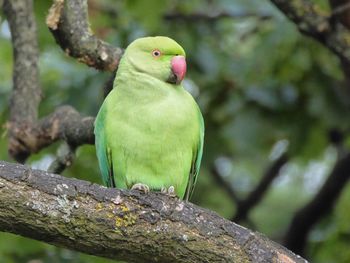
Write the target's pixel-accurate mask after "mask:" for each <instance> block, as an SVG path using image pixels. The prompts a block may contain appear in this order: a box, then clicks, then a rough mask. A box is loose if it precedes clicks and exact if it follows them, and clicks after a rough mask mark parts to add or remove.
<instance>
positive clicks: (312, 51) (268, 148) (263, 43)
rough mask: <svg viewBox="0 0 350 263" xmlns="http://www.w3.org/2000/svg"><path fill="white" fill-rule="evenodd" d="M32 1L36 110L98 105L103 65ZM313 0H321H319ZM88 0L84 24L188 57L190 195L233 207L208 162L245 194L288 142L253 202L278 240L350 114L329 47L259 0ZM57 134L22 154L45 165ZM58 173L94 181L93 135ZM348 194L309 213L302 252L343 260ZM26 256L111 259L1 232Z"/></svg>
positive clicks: (255, 218)
mask: <svg viewBox="0 0 350 263" xmlns="http://www.w3.org/2000/svg"><path fill="white" fill-rule="evenodd" d="M34 2H35V14H36V18H37V22H38V34H39V35H38V36H39V44H40V52H41V53H40V71H41V85H42V88H43V91H44V97H43V101H42V103H41V105H40V115H41V116H44V115H45V114H47V113H50V112H51V111H52V110H53V109H54V108H55V107H56V106H58V105H62V104H70V105H73V106H74V107H76V108H77V109H78V110H79V111H80V112H82V113H83V114H86V115H95V114H96V113H97V111H98V108H99V106H100V104H101V102H102V100H103V88H102V87H103V84H104V83H105V82H106V80H107V79H108V77H109V74H108V73H102V72H98V71H95V70H93V69H90V68H88V67H86V66H85V65H82V64H79V63H77V61H76V60H74V59H72V58H69V57H67V56H66V55H65V54H64V52H62V50H61V49H60V48H59V47H58V46H57V45H56V44H55V42H54V40H53V38H52V36H51V34H50V32H49V31H48V29H47V27H46V25H45V16H46V14H47V10H48V8H49V6H50V2H48V1H43V0H36V1H34ZM314 2H315V3H318V4H319V5H320V7H321V8H323V9H324V11H325V12H327V11H328V8H329V7H328V5H327V1H325V0H319V1H314ZM89 4H90V6H89V8H90V10H89V12H90V22H91V26H92V29H93V31H94V32H95V33H96V34H97V35H98V36H99V37H101V38H103V39H104V40H106V41H109V42H110V43H112V44H114V45H116V46H121V47H126V46H127V44H128V43H130V42H131V41H132V40H134V39H135V38H138V37H142V36H146V35H167V36H169V37H172V38H174V39H176V40H177V41H178V42H179V43H180V44H181V45H182V46H183V47H184V48H185V50H186V53H187V60H188V69H189V70H188V76H187V79H186V81H185V85H186V88H187V89H188V90H190V91H191V92H192V94H193V95H194V96H195V97H196V100H197V101H198V103H199V104H200V107H201V109H202V112H203V114H204V118H205V122H206V138H205V150H204V159H203V165H202V169H201V175H200V178H199V180H198V186H197V188H196V191H195V194H194V196H193V198H192V201H193V202H194V203H196V204H198V205H200V206H202V207H207V208H209V209H211V210H215V211H216V212H218V213H219V214H220V215H222V216H224V217H227V218H231V217H232V216H233V215H234V212H235V203H234V202H233V200H231V199H230V198H229V195H228V194H227V193H226V192H225V191H224V190H223V189H222V188H221V187H220V186H219V185H217V183H216V181H215V179H214V178H213V176H212V175H211V169H212V167H213V166H214V165H215V166H216V167H217V168H218V170H219V172H220V174H221V175H222V177H223V178H224V179H225V180H226V181H227V183H229V184H230V186H232V187H233V189H235V191H236V192H237V194H238V195H239V197H244V196H247V195H248V194H249V192H250V191H251V190H252V189H253V188H254V186H255V185H256V184H257V183H258V182H259V180H260V178H261V176H262V175H263V173H264V171H265V169H266V168H267V167H268V165H269V164H270V163H271V162H273V161H274V160H276V159H277V158H278V157H279V156H280V155H281V154H282V153H284V152H286V151H287V152H288V155H289V156H290V161H289V162H288V164H287V165H285V166H284V167H283V169H282V170H281V171H280V175H279V177H278V178H277V179H276V180H275V181H274V182H273V184H272V186H271V189H270V190H269V192H268V193H267V195H266V197H265V198H264V199H263V200H262V202H261V203H260V204H259V206H257V207H256V208H255V209H253V210H252V211H251V213H250V219H251V221H252V224H253V227H255V228H256V230H257V231H260V232H263V233H264V234H266V235H268V236H269V237H271V238H274V239H275V240H280V239H281V237H282V236H283V234H284V232H285V230H286V228H287V227H288V225H289V223H290V220H291V218H292V216H293V214H294V212H295V211H296V210H297V209H298V208H299V207H301V206H302V205H303V204H304V203H305V202H307V201H308V200H310V198H312V197H313V195H314V194H315V193H316V192H317V191H318V189H319V188H320V186H321V185H322V183H323V182H324V180H325V177H326V176H327V175H328V174H329V172H330V170H331V169H332V166H333V164H334V163H335V161H336V159H337V152H336V150H335V149H334V147H333V146H332V145H331V143H330V141H329V132H330V130H332V129H337V130H339V131H341V132H344V133H345V134H347V133H348V130H349V128H350V127H349V125H350V122H348V121H346V120H348V119H349V117H350V111H349V106H350V97H349V90H347V89H346V88H345V87H344V86H343V85H341V81H342V79H343V76H342V72H341V69H340V65H339V61H338V60H337V59H336V58H335V56H334V55H332V54H331V53H330V52H329V51H328V50H327V49H325V48H324V47H323V46H321V45H320V44H318V43H316V42H315V41H313V40H311V39H308V38H305V37H303V36H301V35H300V34H299V33H298V31H297V29H296V27H295V26H294V25H293V24H292V23H290V22H289V21H288V20H287V19H286V18H285V17H284V16H283V15H282V14H281V13H279V11H278V10H277V9H276V8H275V7H274V6H272V5H271V4H270V2H269V1H266V0H264V1H261V0H248V1H247V0H235V1H231V0H218V1H210V0H207V1H199V0H190V1H180V0H177V1H170V0H165V1H156V0H150V1H143V0H134V1H126V0H124V1H112V0H100V1H97V0H90V1H89ZM145 10H147V12H146V11H145ZM223 11H225V12H228V13H230V14H231V15H232V17H223V18H218V19H214V20H212V19H211V20H209V19H208V20H206V19H201V20H199V19H198V20H186V19H185V18H181V17H178V18H176V19H173V20H170V19H164V14H171V13H179V14H183V15H187V16H190V15H191V14H193V13H203V14H208V15H213V14H218V13H220V12H223ZM0 15H1V17H0V18H1V20H0V69H1V70H0V124H1V127H2V128H1V132H0V135H1V136H0V159H3V160H10V158H9V156H8V155H7V150H6V148H7V146H6V144H7V140H6V125H5V124H6V120H7V118H8V105H9V98H10V92H11V78H12V77H11V74H12V73H11V72H12V65H13V61H12V50H11V42H10V33H9V29H8V24H7V21H6V19H5V18H4V16H3V14H2V13H0ZM263 16H268V18H267V19H263ZM96 98H98V99H96ZM346 140H347V141H349V138H346ZM59 144H60V143H59V142H58V143H56V144H54V145H52V146H50V147H49V148H47V149H45V150H43V151H42V152H40V153H39V154H36V155H34V156H31V158H30V159H29V160H28V163H29V164H31V165H32V166H34V167H36V168H40V169H46V168H47V167H48V165H49V163H50V162H51V161H52V159H53V158H54V156H55V151H56V149H57V147H58V146H59ZM63 175H65V176H69V177H71V176H74V177H78V178H80V179H84V180H90V181H93V182H96V183H101V181H100V177H99V171H98V165H97V161H96V157H95V150H94V147H93V146H89V145H86V146H82V147H80V148H79V149H78V151H77V158H76V161H75V162H74V164H73V166H72V167H70V168H69V169H67V170H66V171H65V172H64V173H63ZM204 193H205V194H204ZM349 202H350V188H349V187H347V188H346V190H345V191H344V194H343V195H342V197H341V200H340V201H339V203H338V205H337V207H336V209H335V211H334V213H333V214H332V215H329V216H328V217H327V218H325V219H324V220H323V221H322V222H321V223H320V224H318V225H317V227H316V228H315V229H314V231H313V232H312V234H311V236H310V246H309V247H310V249H309V255H308V257H309V258H310V259H311V261H315V262H349V261H350V253H349V250H348V246H349V242H350V232H349V231H350V228H349V224H348V222H349V220H350V212H349V209H348V203H349ZM250 227H252V226H250ZM34 259H37V260H38V261H35V262H111V261H108V260H105V259H101V258H96V257H92V256H87V255H84V254H80V253H75V252H72V251H69V250H66V249H61V248H56V247H53V246H51V245H47V244H44V243H41V242H37V241H33V240H28V239H25V238H22V237H18V236H15V235H12V234H7V233H1V234H0V262H16V263H17V262H29V260H34Z"/></svg>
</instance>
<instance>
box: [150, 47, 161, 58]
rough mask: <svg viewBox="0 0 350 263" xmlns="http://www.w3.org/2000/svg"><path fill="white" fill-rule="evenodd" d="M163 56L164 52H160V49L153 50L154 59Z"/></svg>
mask: <svg viewBox="0 0 350 263" xmlns="http://www.w3.org/2000/svg"><path fill="white" fill-rule="evenodd" d="M161 55H162V52H160V50H159V49H155V50H153V51H152V56H153V57H156V58H157V57H160V56H161Z"/></svg>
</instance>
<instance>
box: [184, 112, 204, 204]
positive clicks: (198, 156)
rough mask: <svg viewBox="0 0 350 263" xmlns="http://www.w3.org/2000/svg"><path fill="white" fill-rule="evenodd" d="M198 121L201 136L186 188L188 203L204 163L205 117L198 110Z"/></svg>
mask: <svg viewBox="0 0 350 263" xmlns="http://www.w3.org/2000/svg"><path fill="white" fill-rule="evenodd" d="M198 119H199V136H198V141H197V142H196V147H195V149H194V155H193V158H192V167H191V171H190V176H189V180H188V184H187V188H186V193H185V198H184V199H185V200H186V201H188V199H189V198H190V197H191V195H192V193H193V190H194V187H195V185H196V181H197V177H198V173H199V168H200V165H201V161H202V155H203V142H204V121H203V116H202V113H201V112H200V110H199V109H198Z"/></svg>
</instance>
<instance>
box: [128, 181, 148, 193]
mask: <svg viewBox="0 0 350 263" xmlns="http://www.w3.org/2000/svg"><path fill="white" fill-rule="evenodd" d="M131 190H138V191H141V192H143V193H145V194H147V193H149V186H148V185H147V184H140V183H138V184H134V185H133V186H132V187H131Z"/></svg>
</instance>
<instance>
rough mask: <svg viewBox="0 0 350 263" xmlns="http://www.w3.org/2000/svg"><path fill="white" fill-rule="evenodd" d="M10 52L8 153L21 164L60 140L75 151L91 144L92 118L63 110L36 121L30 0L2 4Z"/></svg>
mask: <svg viewBox="0 0 350 263" xmlns="http://www.w3.org/2000/svg"><path fill="white" fill-rule="evenodd" d="M4 11H5V14H6V16H7V19H8V21H9V25H10V29H11V35H12V43H13V52H14V71H13V93H12V97H11V105H10V115H11V116H10V122H9V123H8V125H7V128H8V131H9V153H10V155H11V156H12V157H13V158H14V159H16V160H17V161H19V162H24V161H25V160H26V158H27V157H28V156H29V155H30V154H31V153H36V152H38V151H39V150H41V149H42V148H44V147H46V146H48V145H50V144H51V143H53V142H55V141H57V140H59V139H62V140H65V141H66V142H67V143H68V144H69V145H71V146H73V147H76V146H78V145H81V144H84V143H94V134H93V120H94V119H93V118H92V117H85V118H84V117H81V115H80V114H79V113H78V112H77V111H76V110H74V109H73V108H72V107H69V106H63V107H59V108H57V109H56V111H55V112H53V113H52V114H50V115H49V116H47V117H45V118H43V119H41V120H38V107H39V103H40V99H41V88H40V85H39V69H38V56H39V54H38V43H37V34H36V23H35V18H34V15H33V2H32V0H25V1H22V0H13V1H10V0H6V1H5V2H4Z"/></svg>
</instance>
